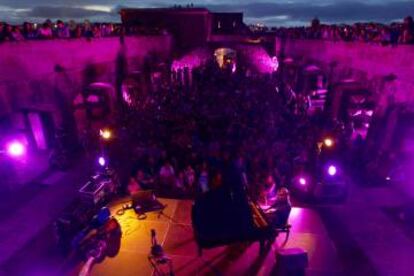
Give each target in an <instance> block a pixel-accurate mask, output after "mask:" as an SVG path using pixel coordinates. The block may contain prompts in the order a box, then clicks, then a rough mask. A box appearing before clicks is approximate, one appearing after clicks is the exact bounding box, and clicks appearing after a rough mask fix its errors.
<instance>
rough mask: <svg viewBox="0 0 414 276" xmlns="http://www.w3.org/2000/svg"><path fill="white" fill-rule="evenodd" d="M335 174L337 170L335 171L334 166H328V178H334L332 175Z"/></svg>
mask: <svg viewBox="0 0 414 276" xmlns="http://www.w3.org/2000/svg"><path fill="white" fill-rule="evenodd" d="M336 172H337V170H336V167H335V166H334V165H330V166H329V167H328V174H329V175H330V176H334V175H336Z"/></svg>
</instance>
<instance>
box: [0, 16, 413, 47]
mask: <svg viewBox="0 0 414 276" xmlns="http://www.w3.org/2000/svg"><path fill="white" fill-rule="evenodd" d="M257 26H258V25H254V26H253V27H252V28H251V30H252V31H253V33H262V32H267V31H269V29H268V28H267V27H264V26H261V27H257ZM164 32H165V31H163V30H158V29H151V30H150V29H142V28H138V27H131V28H129V29H127V30H125V29H124V28H123V26H122V24H120V23H91V22H90V21H88V20H85V21H84V22H83V23H76V22H75V21H73V20H71V21H69V22H68V23H64V22H63V21H61V20H57V21H56V23H53V22H52V21H51V20H49V19H48V20H46V21H45V22H44V23H42V24H36V23H30V22H25V23H23V25H10V24H7V23H5V22H0V42H3V41H22V40H28V39H29V40H30V39H53V38H66V39H67V38H81V37H85V38H99V37H108V36H118V35H120V34H121V33H126V34H136V33H140V34H162V33H164ZM271 32H272V33H274V34H276V35H277V36H283V37H288V38H296V39H322V40H330V41H352V42H368V43H376V44H381V45H397V44H414V21H413V18H412V17H411V16H407V17H405V18H404V21H403V22H402V23H392V24H389V25H386V24H381V23H355V24H353V25H345V24H341V25H327V24H321V23H320V21H319V19H317V18H315V19H314V20H312V23H311V26H310V27H288V28H286V27H280V28H279V27H273V28H271Z"/></svg>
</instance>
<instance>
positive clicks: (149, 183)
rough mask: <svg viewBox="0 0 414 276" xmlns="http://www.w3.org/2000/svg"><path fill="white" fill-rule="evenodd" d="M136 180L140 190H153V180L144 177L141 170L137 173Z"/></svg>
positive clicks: (146, 176)
mask: <svg viewBox="0 0 414 276" xmlns="http://www.w3.org/2000/svg"><path fill="white" fill-rule="evenodd" d="M136 179H137V182H138V184H139V186H140V187H141V188H142V189H144V190H149V189H153V188H154V179H153V178H152V177H149V176H148V175H146V174H145V172H144V171H143V170H138V171H137V176H136Z"/></svg>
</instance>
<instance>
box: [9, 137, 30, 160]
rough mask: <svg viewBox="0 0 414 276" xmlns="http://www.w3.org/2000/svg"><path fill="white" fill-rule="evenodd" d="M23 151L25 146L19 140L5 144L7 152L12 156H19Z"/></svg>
mask: <svg viewBox="0 0 414 276" xmlns="http://www.w3.org/2000/svg"><path fill="white" fill-rule="evenodd" d="M25 152H26V149H25V146H24V145H23V143H21V142H19V141H13V142H11V143H9V144H8V145H7V153H8V154H9V155H10V156H12V157H20V156H22V155H24V153H25Z"/></svg>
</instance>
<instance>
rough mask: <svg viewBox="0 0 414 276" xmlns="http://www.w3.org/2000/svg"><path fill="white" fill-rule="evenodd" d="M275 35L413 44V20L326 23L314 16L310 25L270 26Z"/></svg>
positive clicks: (388, 43) (409, 18) (407, 18)
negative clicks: (344, 23) (390, 22)
mask: <svg viewBox="0 0 414 276" xmlns="http://www.w3.org/2000/svg"><path fill="white" fill-rule="evenodd" d="M272 31H274V32H275V33H276V35H277V36H280V37H282V36H283V37H287V38H295V39H322V40H330V41H350V42H367V43H375V44H381V45H384V46H386V45H397V44H414V21H413V18H412V17H411V16H407V17H405V18H404V21H403V22H402V23H392V24H389V25H386V24H381V23H355V24H353V25H326V24H321V23H320V21H319V20H318V19H317V18H315V19H314V20H312V23H311V26H310V27H292V28H272Z"/></svg>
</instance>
